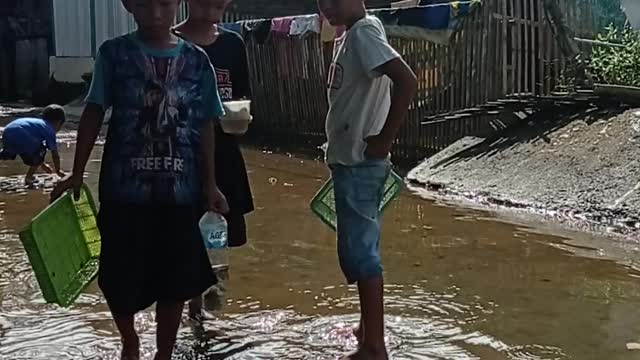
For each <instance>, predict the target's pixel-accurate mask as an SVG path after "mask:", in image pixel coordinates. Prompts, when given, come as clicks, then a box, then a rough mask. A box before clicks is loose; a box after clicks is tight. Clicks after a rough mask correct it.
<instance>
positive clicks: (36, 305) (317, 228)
mask: <svg viewBox="0 0 640 360" xmlns="http://www.w3.org/2000/svg"><path fill="white" fill-rule="evenodd" d="M99 152H100V149H99V148H98V149H97V150H96V153H95V154H94V157H93V160H91V162H90V164H89V167H88V172H89V174H90V175H89V178H88V180H87V182H88V184H89V185H90V187H91V188H92V189H93V190H94V191H95V190H96V189H97V177H96V174H97V173H98V170H99V165H100V163H99V160H98V157H99ZM71 154H72V148H68V149H66V150H65V151H64V155H63V157H64V160H65V167H66V168H69V166H70V161H71V158H72V155H71ZM246 157H247V162H248V165H249V168H250V176H251V181H252V185H253V188H254V192H255V197H256V207H257V209H256V211H255V212H254V213H253V214H252V215H251V216H250V217H249V229H250V234H249V237H250V243H249V245H248V246H246V247H245V248H242V249H239V250H237V251H233V253H232V265H231V271H230V275H231V279H230V284H229V287H230V291H229V293H227V294H226V300H225V301H226V307H225V309H224V311H223V312H222V313H219V314H217V316H216V317H215V320H211V321H209V322H207V323H205V324H204V326H202V327H196V326H194V325H193V324H190V323H189V321H188V320H187V319H186V318H185V321H184V326H183V329H182V330H181V333H180V340H179V344H178V346H177V350H176V356H175V358H176V359H184V360H191V359H335V358H336V357H337V356H338V355H340V354H342V353H343V352H345V351H348V350H351V349H353V347H354V346H355V339H354V338H353V336H352V335H351V331H350V327H351V326H352V325H353V324H354V323H355V322H356V321H357V316H356V313H357V311H358V307H357V303H358V300H357V293H356V291H355V289H354V288H351V287H348V286H345V285H344V281H343V279H342V277H341V275H340V273H339V270H338V266H337V261H336V255H335V240H334V234H333V233H332V232H331V231H330V230H328V229H327V228H326V227H325V226H324V225H323V224H322V223H321V222H320V221H318V220H317V219H315V218H314V217H313V216H312V215H311V212H310V211H309V210H308V202H309V199H310V198H311V197H312V196H313V194H314V193H315V191H316V190H317V189H318V188H319V187H320V186H321V185H322V183H323V181H324V180H325V178H326V176H327V175H328V174H327V171H326V170H325V168H324V165H322V164H320V163H319V162H316V161H309V160H301V159H297V158H295V157H287V156H280V155H274V154H265V153H261V152H255V151H247V152H246ZM23 170H24V169H22V168H21V167H20V166H17V165H16V164H14V163H1V164H0V175H2V176H1V177H0V185H1V184H5V183H12V182H13V183H15V181H17V180H20V175H21V173H22V171H23ZM47 187H48V186H47V185H46V183H45V185H44V187H43V188H37V189H34V190H29V191H25V190H21V189H20V186H17V185H16V186H15V187H13V188H11V187H7V188H6V189H5V190H4V191H0V269H2V270H1V272H0V358H2V359H8V360H18V359H36V360H40V359H116V358H117V354H118V347H119V344H118V335H117V332H116V329H115V327H114V325H113V324H112V322H111V320H110V316H109V313H108V309H107V306H106V304H105V303H104V300H103V299H102V297H101V296H100V292H99V290H98V289H97V288H96V287H95V285H94V286H92V287H91V288H90V289H89V291H88V292H87V293H86V294H84V295H82V297H81V298H80V299H79V301H78V303H77V304H76V305H75V306H73V307H72V308H70V309H59V308H57V307H55V306H52V305H47V304H45V303H44V302H43V300H42V299H41V295H40V294H39V290H38V286H37V283H36V281H35V279H34V277H33V274H32V272H31V269H30V265H29V264H28V261H27V259H26V255H25V253H24V250H23V249H22V247H21V245H20V242H19V240H18V238H17V235H16V234H17V232H18V231H19V229H20V228H21V227H22V226H24V225H25V224H26V223H27V222H28V220H29V219H30V218H31V217H32V216H33V215H34V214H35V213H36V212H38V210H40V209H42V208H43V207H44V206H45V204H46V199H47V196H48V195H47V192H48V190H47ZM383 236H384V239H383V245H382V252H383V256H384V258H385V265H386V269H387V274H386V279H387V285H386V286H385V292H386V308H387V321H388V322H387V325H388V333H387V336H388V338H387V340H388V343H389V346H390V350H391V352H392V355H393V358H394V359H581V360H582V359H594V360H596V359H615V360H627V359H629V360H630V359H637V358H638V354H637V353H636V354H634V353H632V352H628V351H627V350H626V349H625V344H626V343H627V342H630V341H637V340H638V338H639V337H640V306H638V304H640V283H639V282H638V278H639V276H640V274H638V273H636V272H634V271H633V270H631V269H629V268H627V267H625V266H623V265H620V264H618V263H616V262H614V261H608V260H602V259H594V258H587V257H581V256H576V255H575V254H574V253H572V252H570V251H568V250H566V249H564V248H560V247H558V246H553V245H557V244H563V242H564V241H563V239H562V238H559V237H553V236H549V235H545V234H539V233H536V232H535V231H532V230H530V229H527V228H525V227H522V226H516V225H509V224H505V223H502V222H499V221H495V220H493V219H491V218H489V217H488V215H487V214H486V213H483V212H480V211H473V210H460V209H456V208H450V207H445V206H441V205H437V204H434V203H431V202H428V201H425V200H422V199H419V198H417V197H414V196H412V195H411V194H408V193H405V194H403V195H402V196H400V197H399V199H398V200H396V201H395V202H394V203H392V204H391V206H390V208H389V209H388V210H387V213H386V217H385V227H384V235H383ZM137 327H138V329H139V330H140V332H141V333H142V334H143V336H142V340H143V354H144V359H150V358H151V355H152V350H153V343H154V333H153V331H154V330H153V328H154V316H153V313H152V312H145V313H143V314H140V315H139V316H138V318H137Z"/></svg>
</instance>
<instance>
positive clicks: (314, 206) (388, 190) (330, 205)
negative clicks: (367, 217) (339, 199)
mask: <svg viewBox="0 0 640 360" xmlns="http://www.w3.org/2000/svg"><path fill="white" fill-rule="evenodd" d="M403 184H404V182H403V180H402V178H401V177H400V176H399V175H398V174H396V173H395V172H394V171H391V173H390V174H389V178H388V179H387V182H386V184H385V188H384V196H383V198H382V203H381V204H380V210H381V211H382V210H384V209H385V208H386V207H387V205H389V203H390V202H391V200H393V199H394V198H395V197H396V196H398V194H399V193H400V190H402V186H403ZM311 211H313V213H314V214H316V216H318V217H319V218H320V220H322V221H323V222H324V223H325V224H327V225H328V226H329V227H330V228H332V229H333V230H334V231H335V230H336V229H337V227H338V223H337V219H336V203H335V198H334V194H333V181H332V180H331V179H329V180H328V181H327V182H326V183H325V184H324V186H323V187H322V188H321V189H320V191H318V193H317V194H316V196H314V198H313V200H311Z"/></svg>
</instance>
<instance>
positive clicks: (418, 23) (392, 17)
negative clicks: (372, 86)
mask: <svg viewBox="0 0 640 360" xmlns="http://www.w3.org/2000/svg"><path fill="white" fill-rule="evenodd" d="M479 4H481V0H468V1H451V2H448V3H440V4H427V5H416V6H411V7H401V8H391V9H373V10H370V11H369V14H370V15H373V16H376V17H378V18H379V19H380V20H381V21H382V23H383V24H384V25H385V28H386V30H387V33H388V35H389V36H394V37H400V38H409V39H423V40H427V41H431V42H435V43H443V44H446V43H448V42H449V39H450V37H451V35H452V34H453V32H454V31H455V29H456V28H457V26H458V24H459V22H460V20H461V19H462V18H464V17H465V16H468V15H469V14H470V13H471V10H472V9H473V7H474V6H476V5H479ZM223 27H225V28H227V29H229V30H232V31H236V32H238V33H240V34H242V35H243V36H253V37H254V39H255V40H257V41H258V42H259V43H264V42H266V40H267V39H268V38H269V36H270V35H271V34H272V33H273V34H279V35H285V36H305V35H307V34H309V33H315V34H320V35H321V39H322V41H324V42H331V41H333V40H335V38H336V37H338V36H340V35H341V34H342V32H343V31H344V28H340V27H338V28H336V27H334V26H332V25H331V24H329V22H328V21H327V20H326V19H324V18H323V17H322V16H320V15H318V14H313V15H301V16H292V17H280V18H274V19H257V20H246V21H240V22H236V23H227V24H223Z"/></svg>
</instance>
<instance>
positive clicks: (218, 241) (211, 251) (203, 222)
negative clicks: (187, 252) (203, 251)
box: [199, 211, 229, 311]
mask: <svg viewBox="0 0 640 360" xmlns="http://www.w3.org/2000/svg"><path fill="white" fill-rule="evenodd" d="M199 226H200V234H201V235H202V239H203V240H204V244H205V247H206V248H207V254H208V256H209V262H210V263H211V267H212V268H213V271H214V272H215V273H216V276H217V277H218V284H217V285H215V286H214V287H212V288H211V289H209V290H207V292H206V293H205V294H204V306H205V308H206V309H207V310H210V311H213V310H219V309H220V308H221V307H222V300H223V297H224V293H225V290H226V282H227V280H228V279H229V254H228V249H227V247H228V235H227V221H226V220H225V219H224V217H223V216H222V215H220V214H217V213H215V212H211V211H210V212H207V213H205V214H204V215H203V216H202V218H201V219H200V223H199Z"/></svg>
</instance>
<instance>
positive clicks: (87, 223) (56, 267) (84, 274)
mask: <svg viewBox="0 0 640 360" xmlns="http://www.w3.org/2000/svg"><path fill="white" fill-rule="evenodd" d="M20 240H21V241H22V245H23V246H24V248H25V250H26V252H27V255H28V257H29V262H30V263H31V266H32V267H33V271H34V272H35V275H36V279H37V280H38V284H39V285H40V290H41V291H42V295H43V297H44V299H45V300H46V301H47V302H48V303H55V304H58V305H60V306H63V307H68V306H70V305H71V304H73V303H74V302H75V301H76V299H77V298H78V296H80V294H81V293H82V291H84V289H86V287H87V286H89V284H91V282H92V281H93V279H95V277H96V276H97V274H98V265H99V257H100V232H99V231H98V226H97V221H96V205H95V202H94V201H93V197H92V196H91V191H90V190H89V189H88V188H87V187H86V186H84V187H83V188H82V191H81V195H80V200H79V201H77V202H76V201H75V200H73V195H72V194H71V193H67V194H66V195H64V196H62V197H61V198H60V199H58V200H56V201H55V202H54V203H53V204H51V205H49V207H47V208H46V209H45V210H44V211H42V212H41V213H40V214H38V215H37V216H36V217H35V218H33V220H31V223H30V224H29V226H27V228H26V229H25V230H23V231H22V232H21V233H20Z"/></svg>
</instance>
